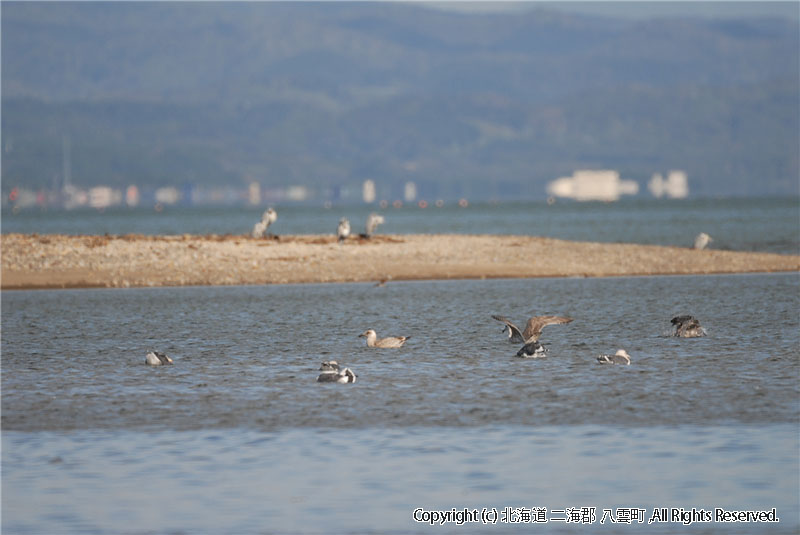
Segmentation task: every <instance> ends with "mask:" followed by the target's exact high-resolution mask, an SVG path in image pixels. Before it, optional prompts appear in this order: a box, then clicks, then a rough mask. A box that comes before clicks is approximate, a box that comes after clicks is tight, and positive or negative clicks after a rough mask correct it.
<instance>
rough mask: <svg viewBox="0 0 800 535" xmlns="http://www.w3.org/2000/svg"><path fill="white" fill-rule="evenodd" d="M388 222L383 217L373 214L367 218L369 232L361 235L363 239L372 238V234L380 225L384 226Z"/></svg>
mask: <svg viewBox="0 0 800 535" xmlns="http://www.w3.org/2000/svg"><path fill="white" fill-rule="evenodd" d="M385 222H386V220H385V219H384V218H383V216H382V215H379V214H376V213H375V212H372V213H371V214H369V216H367V231H366V232H365V233H364V234H362V235H361V237H362V238H371V237H372V233H373V232H375V230H376V229H377V228H378V225H382V224H383V223H385Z"/></svg>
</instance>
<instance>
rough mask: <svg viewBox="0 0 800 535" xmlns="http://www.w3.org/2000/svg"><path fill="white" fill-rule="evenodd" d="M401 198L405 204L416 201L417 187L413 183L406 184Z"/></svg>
mask: <svg viewBox="0 0 800 535" xmlns="http://www.w3.org/2000/svg"><path fill="white" fill-rule="evenodd" d="M403 197H404V198H405V200H406V202H414V201H415V200H417V185H416V184H414V183H413V182H406V187H405V191H404V195H403Z"/></svg>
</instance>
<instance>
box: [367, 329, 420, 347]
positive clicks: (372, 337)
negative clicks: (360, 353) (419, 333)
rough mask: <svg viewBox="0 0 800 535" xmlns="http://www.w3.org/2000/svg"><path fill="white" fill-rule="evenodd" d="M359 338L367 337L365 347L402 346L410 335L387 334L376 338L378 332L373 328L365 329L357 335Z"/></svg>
mask: <svg viewBox="0 0 800 535" xmlns="http://www.w3.org/2000/svg"><path fill="white" fill-rule="evenodd" d="M358 337H359V338H361V337H365V338H366V339H367V347H402V346H403V344H405V343H406V340H408V339H409V338H411V337H410V336H389V337H387V338H380V339H379V338H378V333H376V332H375V330H374V329H367V330H366V331H364V332H363V333H361V334H359V335H358Z"/></svg>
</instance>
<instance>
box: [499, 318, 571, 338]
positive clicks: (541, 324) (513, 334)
mask: <svg viewBox="0 0 800 535" xmlns="http://www.w3.org/2000/svg"><path fill="white" fill-rule="evenodd" d="M492 317H493V318H494V319H496V320H497V321H502V322H503V323H505V324H506V326H505V327H504V328H503V332H505V330H506V329H508V339H509V341H510V342H513V343H515V344H519V343H524V344H527V343H529V342H537V341H538V340H539V337H540V336H541V334H542V329H543V328H545V327H546V326H548V325H559V324H562V323H569V322H571V321H572V318H567V317H565V316H533V317H532V318H530V319H528V322H527V323H526V324H525V330H524V331H520V330H519V329H518V328H517V326H516V325H514V324H513V323H511V322H510V321H509V320H508V318H506V317H504V316H495V315H494V314H492Z"/></svg>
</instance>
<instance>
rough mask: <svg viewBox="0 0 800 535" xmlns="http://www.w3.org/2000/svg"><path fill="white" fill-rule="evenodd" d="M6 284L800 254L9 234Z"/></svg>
mask: <svg viewBox="0 0 800 535" xmlns="http://www.w3.org/2000/svg"><path fill="white" fill-rule="evenodd" d="M0 239H1V240H2V241H0V244H1V247H2V281H1V285H2V288H3V289H31V288H91V287H126V288H127V287H142V286H183V285H231V284H285V283H311V282H365V281H384V280H385V281H391V280H424V279H480V278H527V277H615V276H631V275H688V274H710V273H748V272H773V271H800V256H798V255H777V254H769V253H751V252H734V251H719V250H714V249H710V250H705V251H695V250H692V249H688V248H682V247H663V246H653V245H634V244H618V243H591V242H575V241H566V240H556V239H550V238H541V237H528V236H491V235H460V234H453V235H379V236H374V237H373V238H371V239H368V240H367V239H361V238H358V237H351V238H349V239H348V240H346V241H345V242H344V243H342V244H339V243H337V241H336V238H335V236H332V235H302V236H280V237H271V238H264V239H254V238H250V237H247V236H230V235H227V236H216V235H207V236H195V235H183V236H143V235H124V236H66V235H35V234H34V235H27V234H6V235H3V236H2V237H1V238H0Z"/></svg>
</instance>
